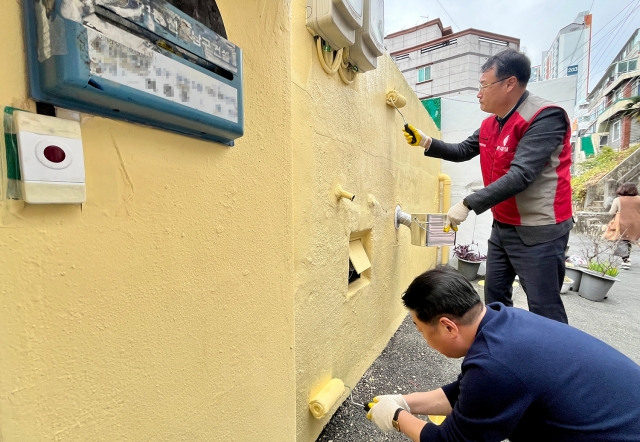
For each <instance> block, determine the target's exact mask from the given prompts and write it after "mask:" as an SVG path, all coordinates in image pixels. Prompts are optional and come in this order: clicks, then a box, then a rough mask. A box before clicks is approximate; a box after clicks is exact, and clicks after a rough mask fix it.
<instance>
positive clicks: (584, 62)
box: [540, 11, 591, 104]
mask: <svg viewBox="0 0 640 442" xmlns="http://www.w3.org/2000/svg"><path fill="white" fill-rule="evenodd" d="M590 50H591V14H589V11H583V12H580V13H579V14H578V16H577V17H576V18H575V20H574V21H573V23H570V24H569V25H567V26H565V27H564V28H562V29H561V30H560V31H559V32H558V35H557V36H556V38H555V40H554V41H553V43H551V47H550V48H549V50H547V51H545V52H543V53H542V63H541V64H540V80H551V79H553V78H560V77H566V76H571V75H577V77H578V80H577V89H576V101H577V103H578V104H580V102H583V101H585V100H586V98H587V92H588V88H589V62H590V59H589V52H590Z"/></svg>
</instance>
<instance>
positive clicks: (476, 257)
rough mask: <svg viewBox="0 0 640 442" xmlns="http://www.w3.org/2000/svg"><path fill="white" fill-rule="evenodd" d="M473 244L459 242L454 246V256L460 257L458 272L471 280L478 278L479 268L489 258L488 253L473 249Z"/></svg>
mask: <svg viewBox="0 0 640 442" xmlns="http://www.w3.org/2000/svg"><path fill="white" fill-rule="evenodd" d="M474 244H475V245H476V246H477V244H476V243H474V242H472V243H471V244H459V245H457V246H455V247H454V248H453V256H455V257H456V258H457V259H458V273H460V274H461V275H462V276H464V277H465V278H467V279H468V280H469V281H473V280H475V279H476V278H478V269H479V268H480V264H481V263H482V262H483V261H485V260H486V259H487V257H486V255H483V254H482V253H480V252H476V251H475V250H473V245H474Z"/></svg>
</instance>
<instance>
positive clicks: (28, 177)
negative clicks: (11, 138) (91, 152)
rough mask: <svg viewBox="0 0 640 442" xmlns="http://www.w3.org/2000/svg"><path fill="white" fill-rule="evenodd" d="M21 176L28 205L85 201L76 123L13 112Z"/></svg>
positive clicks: (80, 145)
mask: <svg viewBox="0 0 640 442" xmlns="http://www.w3.org/2000/svg"><path fill="white" fill-rule="evenodd" d="M13 121H14V123H15V129H16V137H17V140H18V156H19V159H20V174H21V178H22V197H23V199H24V201H25V202H27V203H31V204H79V203H83V202H85V201H86V199H87V198H86V188H85V174H84V155H83V151H82V136H81V133H80V123H78V122H77V121H69V120H63V119H61V118H55V117H48V116H45V115H38V114H32V113H29V112H16V113H14V116H13Z"/></svg>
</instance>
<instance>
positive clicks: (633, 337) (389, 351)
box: [317, 233, 640, 442]
mask: <svg viewBox="0 0 640 442" xmlns="http://www.w3.org/2000/svg"><path fill="white" fill-rule="evenodd" d="M583 240H584V238H583V237H581V236H580V235H575V234H573V233H572V235H571V237H570V238H569V246H570V248H569V252H568V255H573V254H577V255H582V254H581V252H580V251H581V249H582V244H583ZM631 263H632V264H631V268H630V269H629V270H621V271H620V274H619V275H618V277H617V278H618V279H619V281H617V282H616V283H615V284H614V285H613V287H612V288H611V290H610V291H609V293H608V298H607V299H605V300H604V301H602V302H593V301H589V300H587V299H585V298H582V297H580V296H579V295H578V294H577V293H575V292H571V291H570V292H569V293H567V294H566V295H562V300H563V302H564V304H565V308H566V310H567V315H568V317H569V324H570V325H572V326H574V327H577V328H579V329H581V330H583V331H585V332H587V333H589V334H591V335H593V336H595V337H597V338H598V339H601V340H602V341H604V342H606V343H608V344H609V345H611V346H613V347H614V348H617V349H618V350H619V351H621V352H622V353H624V354H625V355H627V356H628V357H629V358H631V359H632V360H634V361H635V362H636V363H638V364H640V345H638V343H640V249H638V248H636V247H634V249H633V252H632V254H631ZM451 264H452V265H453V266H454V267H455V265H456V263H455V262H452V263H451ZM477 283H478V281H474V286H475V287H476V289H477V290H478V292H479V294H480V297H481V298H482V299H484V298H483V297H484V294H483V292H482V290H483V289H482V287H481V286H480V285H478V284H477ZM514 306H515V307H519V308H524V309H526V308H527V300H526V296H525V294H524V292H523V291H522V288H519V289H516V290H515V291H514ZM461 362H462V359H447V358H446V357H444V356H442V355H441V354H439V353H437V352H436V351H434V350H432V349H431V348H429V347H428V346H427V344H426V342H425V341H424V339H423V338H422V335H420V333H418V331H417V330H416V329H415V326H414V325H413V323H412V322H411V317H409V316H408V315H407V317H406V318H405V320H404V322H403V323H402V325H401V326H400V327H399V329H398V331H397V332H396V333H395V335H394V336H393V337H392V338H391V340H390V341H389V343H388V344H387V346H386V348H385V349H384V351H383V352H382V354H381V355H380V356H379V357H378V358H377V359H376V360H375V361H374V363H373V364H372V365H371V367H370V368H369V369H368V370H367V371H366V372H365V374H364V375H363V376H362V378H361V379H360V381H359V382H358V383H357V384H356V385H355V386H354V388H353V394H352V399H353V402H356V403H360V404H365V403H367V402H368V401H370V400H371V399H372V398H373V397H374V396H376V395H378V394H408V393H412V392H414V391H427V390H432V389H435V388H438V387H440V386H442V385H444V384H447V383H449V382H452V381H454V380H455V379H456V378H457V376H458V374H459V372H460V364H461ZM353 402H352V400H351V399H350V398H347V399H346V400H345V401H344V402H343V403H342V405H341V406H340V407H339V408H338V409H337V411H336V412H335V414H334V415H333V417H332V418H331V420H330V421H329V423H327V425H326V426H325V428H324V430H323V432H322V433H321V434H320V436H319V437H318V439H317V442H362V441H365V442H366V441H371V442H378V441H398V442H401V441H404V442H406V441H408V440H409V439H408V438H406V437H405V436H403V435H401V434H399V433H397V432H391V433H387V434H385V433H382V432H381V431H380V430H378V429H377V427H376V426H375V425H374V424H372V423H371V422H370V421H368V420H367V419H366V417H365V416H366V412H365V411H364V409H363V408H362V407H361V406H359V405H355V404H354V403H353Z"/></svg>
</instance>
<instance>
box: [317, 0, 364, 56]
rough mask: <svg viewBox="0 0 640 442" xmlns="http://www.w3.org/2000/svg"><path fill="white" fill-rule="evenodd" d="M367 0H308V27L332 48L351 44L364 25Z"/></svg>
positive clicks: (340, 47) (335, 48) (336, 48)
mask: <svg viewBox="0 0 640 442" xmlns="http://www.w3.org/2000/svg"><path fill="white" fill-rule="evenodd" d="M365 1H366V0H307V28H308V29H309V31H310V32H311V33H312V34H313V35H319V36H320V37H322V38H323V39H324V40H325V41H326V42H327V43H329V45H330V46H331V49H333V50H338V49H342V48H346V47H348V46H351V45H352V44H354V43H355V41H356V31H358V30H359V29H360V28H361V27H362V23H363V19H364V2H365Z"/></svg>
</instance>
